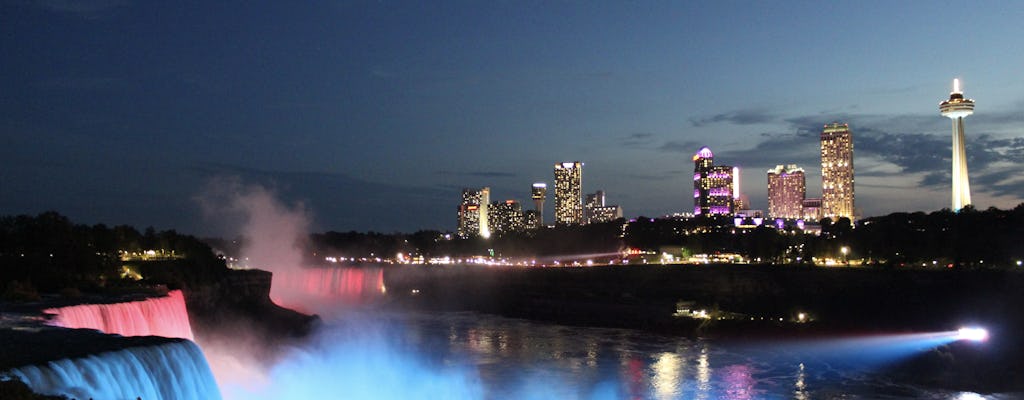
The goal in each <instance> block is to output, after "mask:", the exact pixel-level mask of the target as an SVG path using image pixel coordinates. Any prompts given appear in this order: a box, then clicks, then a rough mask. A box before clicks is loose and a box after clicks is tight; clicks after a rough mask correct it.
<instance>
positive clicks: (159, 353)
mask: <svg viewBox="0 0 1024 400" xmlns="http://www.w3.org/2000/svg"><path fill="white" fill-rule="evenodd" d="M7 374H9V375H10V376H13V377H16V378H19V379H21V380H22V381H24V382H25V383H26V384H28V386H29V387H30V388H32V390H34V391H36V392H39V393H43V394H47V395H63V396H68V397H71V398H78V399H90V398H91V399H134V398H143V399H146V400H186V399H214V400H215V399H220V398H221V396H220V391H219V389H218V388H217V384H216V382H214V379H213V374H212V373H211V372H210V367H209V366H208V365H207V363H206V359H205V358H204V357H203V353H202V351H200V350H199V347H198V346H196V344H195V343H192V342H190V341H187V340H182V341H176V342H172V343H167V344H162V345H156V346H144V347H131V348H127V349H123V350H118V351H112V352H107V353H100V354H95V355H90V356H87V357H83V358H75V359H63V360H57V361H51V362H49V363H46V364H45V365H29V366H24V367H20V368H16V369H13V370H10V371H8V372H7Z"/></svg>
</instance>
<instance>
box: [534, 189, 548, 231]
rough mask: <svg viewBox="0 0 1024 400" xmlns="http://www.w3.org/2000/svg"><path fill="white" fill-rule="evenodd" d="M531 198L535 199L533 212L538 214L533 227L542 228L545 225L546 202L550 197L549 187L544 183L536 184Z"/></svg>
mask: <svg viewBox="0 0 1024 400" xmlns="http://www.w3.org/2000/svg"><path fill="white" fill-rule="evenodd" d="M530 197H531V198H533V210H534V211H536V212H537V213H536V219H537V220H536V222H535V223H534V225H533V226H534V227H540V226H542V225H544V200H546V199H547V197H548V185H547V184H546V183H544V182H537V183H534V184H533V188H532V189H531V191H530Z"/></svg>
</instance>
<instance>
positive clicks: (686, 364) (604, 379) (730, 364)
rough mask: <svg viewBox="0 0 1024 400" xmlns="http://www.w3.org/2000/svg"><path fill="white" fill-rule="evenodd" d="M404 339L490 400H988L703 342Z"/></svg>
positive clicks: (589, 337)
mask: <svg viewBox="0 0 1024 400" xmlns="http://www.w3.org/2000/svg"><path fill="white" fill-rule="evenodd" d="M402 319H403V321H404V322H403V323H404V324H405V329H408V330H409V331H410V332H417V335H422V336H425V337H429V336H431V335H435V336H437V337H441V338H444V339H447V342H446V345H447V347H446V348H444V349H438V348H432V349H429V350H425V349H423V348H421V350H425V351H427V352H428V353H430V354H431V356H433V357H445V358H448V359H452V360H459V361H458V362H457V363H456V365H458V366H459V367H463V368H467V369H469V370H473V369H475V370H476V371H477V372H478V373H479V375H480V379H481V382H482V385H483V387H484V391H485V393H486V394H487V397H488V398H495V399H498V398H552V399H555V398H559V399H583V398H628V399H658V400H662V399H735V400H747V399H791V398H796V399H819V398H826V399H832V398H843V399H860V398H891V399H918V398H926V399H985V398H998V396H994V397H985V396H981V395H977V394H974V393H956V392H946V391H941V390H935V389H924V388H919V387H914V386H912V385H908V384H900V383H895V382H890V381H887V380H886V379H885V377H884V376H880V374H872V373H871V371H870V370H851V369H849V367H848V366H843V367H842V368H839V367H835V366H832V365H829V364H828V363H821V362H819V360H801V359H800V358H798V357H795V356H792V357H791V356H787V355H785V354H773V353H772V352H771V350H770V349H767V350H766V349H760V350H758V351H756V352H747V351H746V350H745V349H739V348H731V347H730V348H725V347H726V346H728V344H718V343H714V342H709V341H704V340H690V339H685V338H675V337H666V336H661V335H653V334H646V333H642V332H637V331H631V330H619V329H604V328H583V327H566V326H559V325H550V324H543V323H536V322H529V321H523V320H514V319H506V318H500V317H494V316H487V315H479V314H474V313H452V314H442V315H440V316H438V315H431V316H427V315H411V316H404V317H403V318H402Z"/></svg>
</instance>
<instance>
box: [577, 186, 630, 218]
mask: <svg viewBox="0 0 1024 400" xmlns="http://www.w3.org/2000/svg"><path fill="white" fill-rule="evenodd" d="M583 208H584V209H583V213H584V215H585V219H586V221H587V223H588V224H599V223H602V222H611V221H614V220H617V219H619V218H622V207H619V206H618V205H614V204H612V205H607V204H605V202H604V191H603V190H598V191H596V192H594V193H590V194H587V201H586V203H585V204H584V206H583Z"/></svg>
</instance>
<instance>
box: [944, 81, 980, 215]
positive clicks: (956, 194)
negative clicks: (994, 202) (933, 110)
mask: <svg viewBox="0 0 1024 400" xmlns="http://www.w3.org/2000/svg"><path fill="white" fill-rule="evenodd" d="M939 112H940V113H942V116H944V117H948V118H949V119H951V120H953V211H960V209H961V208H964V207H966V206H969V205H971V184H970V182H969V181H968V179H967V153H966V152H965V151H964V118H967V116H968V115H971V114H974V100H971V99H966V98H964V93H963V92H961V91H960V80H959V79H953V92H952V93H950V94H949V100H946V101H943V102H942V103H939Z"/></svg>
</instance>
